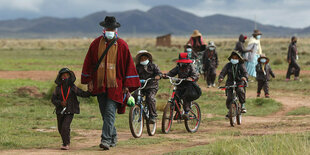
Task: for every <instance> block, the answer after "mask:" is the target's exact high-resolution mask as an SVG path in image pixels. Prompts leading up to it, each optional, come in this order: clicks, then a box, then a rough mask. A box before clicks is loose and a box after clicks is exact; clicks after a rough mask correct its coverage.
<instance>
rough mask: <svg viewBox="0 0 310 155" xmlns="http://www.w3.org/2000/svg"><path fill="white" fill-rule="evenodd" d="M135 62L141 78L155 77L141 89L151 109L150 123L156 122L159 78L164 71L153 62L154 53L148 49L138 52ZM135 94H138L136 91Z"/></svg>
mask: <svg viewBox="0 0 310 155" xmlns="http://www.w3.org/2000/svg"><path fill="white" fill-rule="evenodd" d="M135 62H136V69H137V72H138V74H139V78H140V79H143V80H146V79H148V78H154V80H150V81H149V82H148V83H147V85H146V86H145V87H144V89H143V90H141V93H142V94H143V95H144V96H145V101H146V103H147V106H148V109H149V111H150V123H155V121H156V117H157V113H156V99H155V97H156V94H157V91H158V80H159V79H160V78H161V76H162V73H161V71H160V69H159V67H158V66H157V65H156V64H154V63H153V57H152V54H151V53H150V52H148V51H146V50H141V51H139V52H138V54H137V55H136V59H135ZM135 96H137V94H136V93H135Z"/></svg>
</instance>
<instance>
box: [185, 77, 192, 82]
mask: <svg viewBox="0 0 310 155" xmlns="http://www.w3.org/2000/svg"><path fill="white" fill-rule="evenodd" d="M186 80H188V81H194V79H193V78H191V77H188V78H187V79H186Z"/></svg>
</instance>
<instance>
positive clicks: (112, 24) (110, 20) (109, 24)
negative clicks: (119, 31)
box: [99, 16, 121, 28]
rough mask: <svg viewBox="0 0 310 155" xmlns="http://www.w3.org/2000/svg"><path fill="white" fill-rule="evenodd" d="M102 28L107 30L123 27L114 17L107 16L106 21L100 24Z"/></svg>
mask: <svg viewBox="0 0 310 155" xmlns="http://www.w3.org/2000/svg"><path fill="white" fill-rule="evenodd" d="M99 24H100V26H102V27H105V28H118V27H121V24H120V23H119V22H117V21H116V19H115V17H114V16H106V17H105V19H104V21H102V22H100V23H99Z"/></svg>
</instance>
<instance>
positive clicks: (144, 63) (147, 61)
mask: <svg viewBox="0 0 310 155" xmlns="http://www.w3.org/2000/svg"><path fill="white" fill-rule="evenodd" d="M149 62H150V61H149V59H147V60H145V61H141V62H140V64H141V65H143V66H146V65H147V64H148V63H149Z"/></svg>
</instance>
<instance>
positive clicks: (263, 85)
mask: <svg viewBox="0 0 310 155" xmlns="http://www.w3.org/2000/svg"><path fill="white" fill-rule="evenodd" d="M257 61H258V64H257V65H256V75H257V76H256V80H257V97H260V92H261V90H262V89H264V92H265V97H266V98H269V97H270V96H269V82H268V81H269V80H270V76H272V77H273V78H275V75H274V73H273V72H272V70H271V67H270V65H269V58H267V57H266V56H265V55H263V54H262V55H261V56H260V57H259V58H258V60H257Z"/></svg>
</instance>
